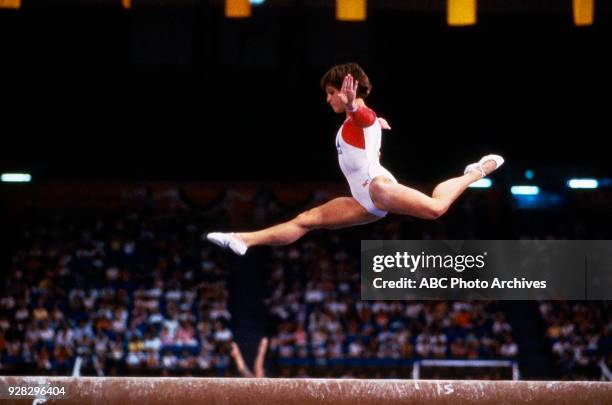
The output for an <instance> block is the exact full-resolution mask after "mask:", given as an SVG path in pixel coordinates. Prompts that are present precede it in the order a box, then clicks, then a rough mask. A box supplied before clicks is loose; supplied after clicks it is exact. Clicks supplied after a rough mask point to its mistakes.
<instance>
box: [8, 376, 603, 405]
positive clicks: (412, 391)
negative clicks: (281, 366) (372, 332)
mask: <svg viewBox="0 0 612 405" xmlns="http://www.w3.org/2000/svg"><path fill="white" fill-rule="evenodd" d="M8 386H46V387H65V388H66V390H67V397H55V398H50V399H47V400H46V401H42V402H41V401H37V403H45V404H61V405H73V404H74V405H76V404H95V405H102V404H122V405H145V404H147V405H162V404H164V405H173V404H177V405H190V404H206V405H209V404H210V405H216V404H236V405H238V404H241V405H245V404H246V405H250V404H264V405H277V404H278V405H286V404H298V405H299V404H333V405H374V404H384V405H392V404H428V405H431V404H435V405H460V404H473V405H482V404H492V405H515V404H537V405H542V404H544V405H547V404H550V405H553V404H554V405H570V404H571V405H575V404H588V405H610V404H612V383H607V382H559V381H469V380H465V381H455V380H357V379H299V378H295V379H285V378H260V379H257V378H192V377H185V378H181V377H166V378H148V377H10V376H8V377H0V388H1V389H2V392H0V403H2V404H26V403H27V404H32V403H33V399H21V400H19V399H16V398H15V397H11V398H8V397H7V388H8ZM7 398H8V399H7Z"/></svg>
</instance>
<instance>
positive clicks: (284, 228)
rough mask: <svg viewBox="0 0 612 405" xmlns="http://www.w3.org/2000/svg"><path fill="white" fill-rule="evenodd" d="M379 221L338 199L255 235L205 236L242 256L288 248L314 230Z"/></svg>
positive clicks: (352, 203) (353, 203)
mask: <svg viewBox="0 0 612 405" xmlns="http://www.w3.org/2000/svg"><path fill="white" fill-rule="evenodd" d="M378 219H380V217H378V216H376V215H374V214H371V213H369V212H368V211H367V210H366V209H365V208H363V207H362V206H361V204H359V203H358V202H357V200H355V199H354V198H352V197H340V198H335V199H333V200H331V201H328V202H326V203H325V204H323V205H320V206H318V207H315V208H312V209H309V210H308V211H304V212H302V213H301V214H299V215H298V216H297V217H295V218H293V219H292V220H290V221H287V222H284V223H282V224H278V225H274V226H271V227H269V228H266V229H262V230H260V231H255V232H241V233H220V232H213V233H209V234H208V235H207V236H206V237H207V238H208V240H210V241H211V242H213V243H214V244H216V245H219V246H221V247H224V248H230V249H231V250H232V251H233V252H234V253H236V254H238V255H241V256H242V255H244V254H245V253H246V251H247V249H248V248H249V247H251V246H258V245H268V246H273V245H288V244H290V243H293V242H295V241H296V240H298V239H299V238H301V237H302V236H304V235H305V234H306V233H308V232H310V231H312V230H315V229H340V228H347V227H350V226H354V225H362V224H367V223H370V222H374V221H376V220H378Z"/></svg>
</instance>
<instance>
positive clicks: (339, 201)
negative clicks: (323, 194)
mask: <svg viewBox="0 0 612 405" xmlns="http://www.w3.org/2000/svg"><path fill="white" fill-rule="evenodd" d="M298 219H299V220H300V222H302V221H304V222H303V224H304V225H305V226H307V227H310V228H323V229H341V228H348V227H350V226H354V225H363V224H368V223H370V222H374V221H377V220H379V219H380V217H378V216H376V215H374V214H371V213H369V212H368V211H367V210H366V209H365V208H364V207H362V206H361V204H359V203H358V202H357V200H355V199H354V198H353V197H339V198H334V199H333V200H330V201H328V202H326V203H325V204H322V205H319V206H318V207H315V208H312V209H310V210H308V211H306V212H304V213H302V214H300V215H299V217H298Z"/></svg>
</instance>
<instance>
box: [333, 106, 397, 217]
mask: <svg viewBox="0 0 612 405" xmlns="http://www.w3.org/2000/svg"><path fill="white" fill-rule="evenodd" d="M381 134H382V130H381V127H380V123H379V122H378V119H377V118H376V114H375V113H374V111H372V110H370V109H369V108H367V107H359V108H358V109H357V110H356V111H354V112H350V113H349V114H348V117H347V119H346V120H345V121H344V123H343V124H342V126H341V127H340V129H339V130H338V135H337V136H336V148H337V149H338V162H339V163H340V169H342V173H344V176H345V177H346V180H347V181H348V184H349V186H350V188H351V194H352V195H353V198H355V200H357V202H359V204H361V205H362V206H363V207H364V208H365V209H366V210H368V212H370V213H372V214H374V215H376V216H379V217H384V216H385V215H387V212H386V211H382V210H379V209H378V208H376V207H375V206H374V203H373V202H372V198H371V197H370V183H371V182H372V179H374V178H375V177H376V176H385V177H387V178H389V179H390V180H392V181H393V182H395V183H397V180H395V177H393V175H392V174H391V173H389V171H388V170H387V169H385V168H384V167H382V166H381V165H380V160H379V156H380V144H381Z"/></svg>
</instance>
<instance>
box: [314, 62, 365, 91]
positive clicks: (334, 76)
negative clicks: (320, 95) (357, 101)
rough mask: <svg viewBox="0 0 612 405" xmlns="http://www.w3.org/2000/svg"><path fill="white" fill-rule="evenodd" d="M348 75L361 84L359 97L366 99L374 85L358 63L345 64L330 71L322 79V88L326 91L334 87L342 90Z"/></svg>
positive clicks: (358, 88) (358, 89)
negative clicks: (327, 88) (329, 87)
mask: <svg viewBox="0 0 612 405" xmlns="http://www.w3.org/2000/svg"><path fill="white" fill-rule="evenodd" d="M348 74H350V75H351V76H353V77H354V78H355V80H357V81H358V82H359V86H358V87H357V97H360V98H363V99H365V98H366V97H367V96H368V95H369V94H370V91H371V90H372V83H370V79H369V78H368V75H366V73H365V72H364V71H363V69H362V68H361V66H359V65H358V64H356V63H344V64H342V65H336V66H334V67H332V68H331V69H329V70H328V71H327V72H326V73H325V74H324V75H323V77H322V78H321V87H322V88H323V90H325V88H326V87H327V86H332V87H335V88H336V89H338V90H340V89H341V88H342V81H343V80H344V77H345V76H346V75H348Z"/></svg>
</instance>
